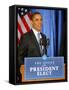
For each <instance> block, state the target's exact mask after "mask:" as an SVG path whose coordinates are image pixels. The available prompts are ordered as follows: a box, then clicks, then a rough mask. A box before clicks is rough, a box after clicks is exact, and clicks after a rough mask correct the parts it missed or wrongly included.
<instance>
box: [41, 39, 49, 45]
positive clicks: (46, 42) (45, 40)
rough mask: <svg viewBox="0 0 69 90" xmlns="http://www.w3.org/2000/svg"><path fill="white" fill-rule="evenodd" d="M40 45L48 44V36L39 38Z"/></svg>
mask: <svg viewBox="0 0 69 90" xmlns="http://www.w3.org/2000/svg"><path fill="white" fill-rule="evenodd" d="M40 45H43V46H44V47H47V46H49V38H47V39H46V38H41V39H40Z"/></svg>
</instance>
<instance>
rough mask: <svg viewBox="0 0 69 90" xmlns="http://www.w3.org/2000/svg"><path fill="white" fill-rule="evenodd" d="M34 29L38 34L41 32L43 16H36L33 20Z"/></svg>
mask: <svg viewBox="0 0 69 90" xmlns="http://www.w3.org/2000/svg"><path fill="white" fill-rule="evenodd" d="M31 22H32V27H33V28H34V29H36V30H37V31H38V32H39V31H41V28H42V16H41V15H40V14H35V15H34V17H33V19H32V20H31Z"/></svg>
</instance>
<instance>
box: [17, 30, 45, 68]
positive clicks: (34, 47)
mask: <svg viewBox="0 0 69 90" xmlns="http://www.w3.org/2000/svg"><path fill="white" fill-rule="evenodd" d="M41 35H42V38H45V40H46V36H45V35H44V34H43V33H41ZM40 56H41V53H40V49H39V44H38V42H37V39H36V37H35V35H34V32H33V31H32V30H31V31H30V32H28V33H26V34H24V35H23V36H22V37H21V40H20V44H19V46H18V64H19V66H20V65H21V64H24V57H40Z"/></svg>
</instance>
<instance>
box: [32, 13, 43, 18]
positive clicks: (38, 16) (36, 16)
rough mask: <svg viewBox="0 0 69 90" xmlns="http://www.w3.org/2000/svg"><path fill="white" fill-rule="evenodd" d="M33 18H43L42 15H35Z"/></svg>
mask: <svg viewBox="0 0 69 90" xmlns="http://www.w3.org/2000/svg"><path fill="white" fill-rule="evenodd" d="M33 18H42V16H41V15H40V14H35V15H34V17H33Z"/></svg>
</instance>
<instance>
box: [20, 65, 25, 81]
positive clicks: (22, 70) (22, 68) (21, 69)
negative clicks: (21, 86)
mask: <svg viewBox="0 0 69 90" xmlns="http://www.w3.org/2000/svg"><path fill="white" fill-rule="evenodd" d="M20 73H21V76H22V78H21V82H23V81H24V65H21V66H20Z"/></svg>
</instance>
